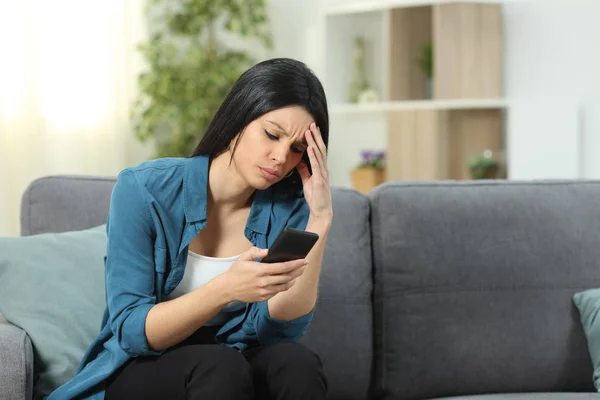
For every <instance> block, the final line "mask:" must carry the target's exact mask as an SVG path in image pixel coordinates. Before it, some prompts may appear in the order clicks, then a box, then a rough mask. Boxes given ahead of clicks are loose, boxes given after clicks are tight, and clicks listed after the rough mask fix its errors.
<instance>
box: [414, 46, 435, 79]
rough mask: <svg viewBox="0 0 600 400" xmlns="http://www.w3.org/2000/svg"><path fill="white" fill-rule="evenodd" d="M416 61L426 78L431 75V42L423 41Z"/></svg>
mask: <svg viewBox="0 0 600 400" xmlns="http://www.w3.org/2000/svg"><path fill="white" fill-rule="evenodd" d="M417 63H418V64H419V67H420V68H421V71H422V72H423V75H425V77H426V78H431V77H433V44H432V43H431V42H427V43H423V45H422V46H421V55H420V57H419V59H418V60H417Z"/></svg>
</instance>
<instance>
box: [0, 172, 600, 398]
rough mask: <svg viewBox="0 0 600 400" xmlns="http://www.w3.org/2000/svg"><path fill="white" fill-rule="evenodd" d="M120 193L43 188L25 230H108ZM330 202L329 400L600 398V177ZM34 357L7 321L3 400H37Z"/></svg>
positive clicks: (320, 318) (402, 191) (2, 340)
mask: <svg viewBox="0 0 600 400" xmlns="http://www.w3.org/2000/svg"><path fill="white" fill-rule="evenodd" d="M113 184H114V180H113V179H110V178H94V177H75V176H69V177H65V176H62V177H48V178H44V179H40V180H37V181H35V182H33V183H32V184H31V186H30V187H29V188H28V190H27V192H26V193H25V195H24V198H23V203H22V210H21V218H22V235H33V234H38V233H43V232H58V231H66V230H76V229H83V228H89V227H92V226H95V225H99V224H102V223H104V221H105V217H106V212H107V209H108V206H109V195H110V192H111V188H112V186H113ZM333 196H334V212H335V218H334V224H333V228H332V231H331V235H330V238H329V242H328V245H327V251H326V255H325V260H324V267H323V274H322V281H321V289H320V301H319V306H318V311H317V313H316V315H315V319H314V321H313V323H312V325H311V327H310V330H309V332H308V334H307V335H306V336H305V338H304V339H303V342H304V343H306V344H307V345H308V346H310V347H311V348H313V349H315V350H316V351H317V352H318V353H319V354H320V355H321V357H322V359H323V362H324V365H325V369H326V373H327V375H328V377H329V382H330V398H331V399H335V400H365V399H368V398H369V399H398V400H400V399H403V400H404V399H406V400H408V399H435V398H446V397H451V396H458V397H460V398H461V399H462V398H463V397H462V396H465V397H464V398H469V399H473V400H474V399H488V398H491V399H494V398H497V397H495V396H498V397H499V398H503V399H504V398H506V399H540V400H546V399H548V400H550V399H572V400H576V399H577V400H582V399H600V394H598V393H594V392H595V390H594V387H593V384H592V364H591V360H590V356H589V353H588V350H587V344H586V339H585V335H584V333H583V330H582V328H581V326H580V321H579V315H578V312H577V310H576V308H575V306H574V305H573V302H572V295H573V294H574V293H575V292H577V291H580V290H583V289H587V288H592V287H600V266H599V263H600V206H599V205H598V204H599V203H598V200H599V199H600V183H599V182H536V183H524V182H522V183H516V182H421V183H419V182H402V183H400V182H398V183H388V184H385V185H383V186H380V187H378V188H377V189H375V190H373V191H372V192H371V193H370V194H369V196H363V195H361V194H359V193H358V192H355V191H352V190H349V189H342V188H335V189H334V191H333ZM15 284H19V282H15ZM32 360H33V358H32V348H31V343H30V341H29V340H28V338H27V335H26V334H25V333H24V332H23V331H22V330H20V329H18V328H16V327H14V326H12V325H10V324H8V323H6V322H4V323H0V367H1V368H0V371H1V372H0V399H2V400H13V399H14V400H22V399H29V398H30V397H29V396H30V394H29V393H31V386H32V383H33V380H34V374H33V369H32V363H33V361H32Z"/></svg>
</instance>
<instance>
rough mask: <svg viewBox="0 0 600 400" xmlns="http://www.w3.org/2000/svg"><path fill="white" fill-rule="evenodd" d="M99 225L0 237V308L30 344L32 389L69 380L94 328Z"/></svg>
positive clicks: (98, 313) (98, 308)
mask: <svg viewBox="0 0 600 400" xmlns="http://www.w3.org/2000/svg"><path fill="white" fill-rule="evenodd" d="M105 252H106V233H105V228H104V226H100V227H97V228H93V229H89V230H84V231H75V232H66V233H57V234H40V235H34V236H28V237H20V238H1V239H0V313H2V314H3V315H4V317H5V318H6V319H7V320H8V321H9V322H11V323H12V324H14V325H16V326H18V327H20V328H22V329H23V330H24V331H26V332H27V334H28V336H29V337H30V338H31V342H32V344H33V349H34V375H35V376H34V393H35V394H36V395H47V394H49V393H50V392H51V391H52V390H53V389H54V388H56V387H58V386H59V385H61V384H62V383H64V382H66V381H67V380H68V379H70V378H71V377H72V376H73V375H74V374H75V371H76V368H77V366H78V364H79V362H80V360H81V357H82V356H83V353H84V352H85V351H86V350H87V348H88V347H89V345H90V343H91V342H92V340H93V339H94V338H95V337H96V336H97V335H98V333H99V332H100V324H101V322H102V313H103V311H104V307H105V301H104V255H105Z"/></svg>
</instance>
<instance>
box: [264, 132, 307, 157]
mask: <svg viewBox="0 0 600 400" xmlns="http://www.w3.org/2000/svg"><path fill="white" fill-rule="evenodd" d="M265 135H267V137H268V138H269V139H270V140H279V137H278V136H275V135H273V134H271V133H270V132H269V131H268V130H266V129H265ZM292 151H293V152H294V153H298V154H302V153H303V152H304V148H302V147H298V146H294V147H292Z"/></svg>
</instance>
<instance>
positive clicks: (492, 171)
mask: <svg viewBox="0 0 600 400" xmlns="http://www.w3.org/2000/svg"><path fill="white" fill-rule="evenodd" d="M499 169H500V162H499V161H498V160H497V159H496V157H494V156H493V154H492V152H491V151H489V150H486V151H484V152H483V154H481V155H477V156H474V157H471V159H470V160H469V171H470V172H471V178H472V179H496V178H497V177H498V172H499Z"/></svg>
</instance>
